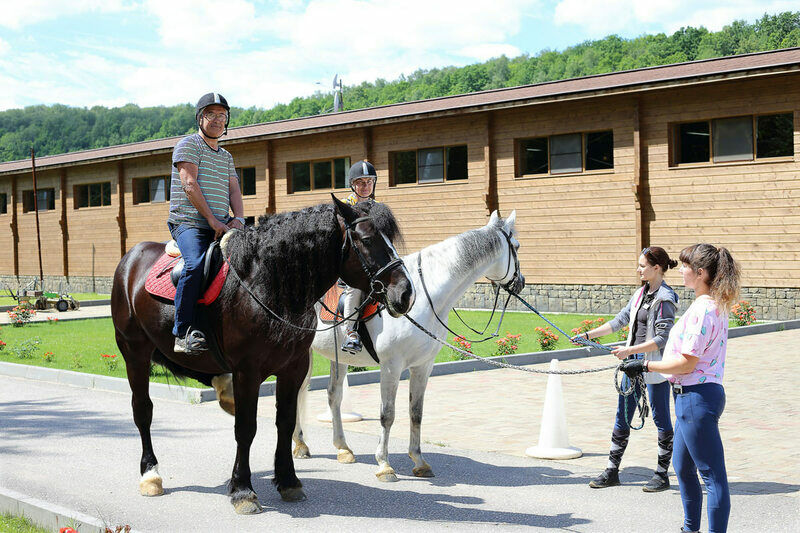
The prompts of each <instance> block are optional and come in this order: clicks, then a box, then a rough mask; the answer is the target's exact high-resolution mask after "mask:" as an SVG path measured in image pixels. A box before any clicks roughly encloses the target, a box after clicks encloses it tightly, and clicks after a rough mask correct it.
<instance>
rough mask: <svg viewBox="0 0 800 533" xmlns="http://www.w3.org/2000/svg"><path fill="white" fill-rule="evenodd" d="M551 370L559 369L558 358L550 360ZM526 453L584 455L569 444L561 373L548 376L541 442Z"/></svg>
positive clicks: (562, 456)
mask: <svg viewBox="0 0 800 533" xmlns="http://www.w3.org/2000/svg"><path fill="white" fill-rule="evenodd" d="M550 370H558V359H553V360H551V361H550ZM525 455H528V456H530V457H536V458H538V459H575V458H576V457H580V456H581V455H583V452H582V451H581V450H580V448H575V447H573V446H570V445H569V437H568V436H567V417H566V415H565V413H564V398H563V396H562V394H561V375H560V374H550V375H549V376H548V378H547V391H546V392H545V397H544V409H542V426H541V429H540V430H539V444H538V445H536V446H531V447H530V448H528V449H527V450H525Z"/></svg>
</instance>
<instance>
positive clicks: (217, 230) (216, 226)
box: [210, 218, 230, 240]
mask: <svg viewBox="0 0 800 533" xmlns="http://www.w3.org/2000/svg"><path fill="white" fill-rule="evenodd" d="M210 225H211V229H213V230H214V240H219V238H220V237H222V236H223V235H224V234H225V232H227V231H228V229H230V228H228V226H226V225H225V224H223V223H222V222H220V221H219V220H217V219H216V218H215V219H213V220H212V221H211V222H210Z"/></svg>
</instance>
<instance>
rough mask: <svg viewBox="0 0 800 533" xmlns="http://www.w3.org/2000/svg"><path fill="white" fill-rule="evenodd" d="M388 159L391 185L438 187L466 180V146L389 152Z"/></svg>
mask: <svg viewBox="0 0 800 533" xmlns="http://www.w3.org/2000/svg"><path fill="white" fill-rule="evenodd" d="M389 159H390V162H391V163H390V165H391V169H392V184H393V185H403V184H406V183H442V182H444V181H455V180H465V179H467V178H468V177H469V176H468V174H467V146H466V145H461V146H442V147H437V148H420V149H419V150H408V151H404V152H393V153H390V154H389Z"/></svg>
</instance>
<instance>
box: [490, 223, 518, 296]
mask: <svg viewBox="0 0 800 533" xmlns="http://www.w3.org/2000/svg"><path fill="white" fill-rule="evenodd" d="M498 231H500V233H502V234H503V237H505V238H506V243H508V253H509V254H510V255H511V257H513V258H514V275H513V276H511V279H510V280H508V281H507V282H506V283H504V284H503V285H500V280H502V279H505V277H506V276H508V273H509V272H510V271H511V261H510V260H509V261H508V266H507V267H506V273H505V274H503V275H502V276H501V277H500V279H492V278H490V277H489V276H486V279H488V280H489V281H491V282H492V283H495V284H497V285H500V286H501V287H503V288H504V289H505V290H506V291H507V292H509V293H510V292H511V288H512V287H513V286H514V283H516V281H517V280H518V279H519V276H520V273H519V257H517V249H516V248H514V245H513V244H512V243H511V234H510V233H506V232H505V231H504V230H502V229H501V230H498Z"/></svg>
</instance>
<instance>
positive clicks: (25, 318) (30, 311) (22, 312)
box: [8, 302, 36, 328]
mask: <svg viewBox="0 0 800 533" xmlns="http://www.w3.org/2000/svg"><path fill="white" fill-rule="evenodd" d="M34 316H36V309H34V308H33V305H32V304H31V303H30V302H22V303H21V304H19V305H18V306H16V307H14V309H12V310H11V311H8V318H10V319H11V323H12V324H14V327H18V328H20V327H22V326H24V325H25V324H27V323H28V322H30V321H31V318H33V317H34Z"/></svg>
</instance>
